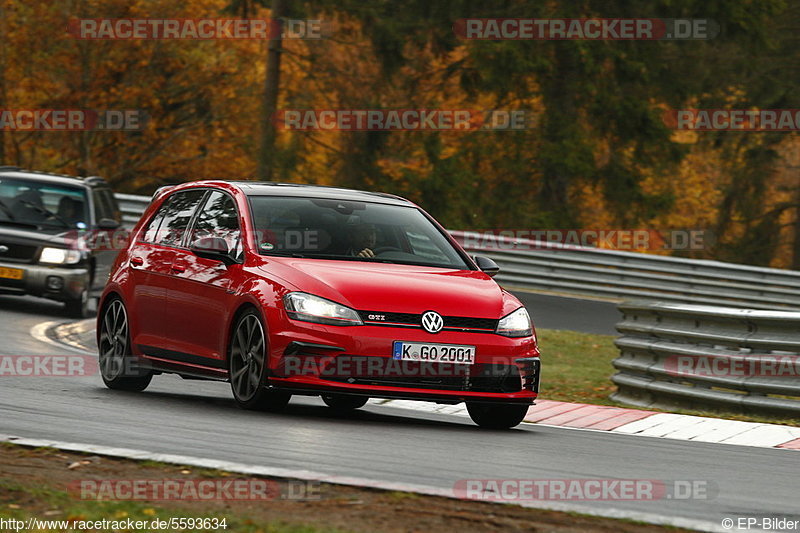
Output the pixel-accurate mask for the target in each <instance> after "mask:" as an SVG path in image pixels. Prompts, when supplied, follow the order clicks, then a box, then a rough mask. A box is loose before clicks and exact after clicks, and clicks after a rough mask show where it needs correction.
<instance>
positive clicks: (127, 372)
mask: <svg viewBox="0 0 800 533" xmlns="http://www.w3.org/2000/svg"><path fill="white" fill-rule="evenodd" d="M97 347H98V356H97V361H98V365H99V367H100V376H101V377H102V378H103V383H105V384H106V387H108V388H109V389H113V390H123V391H130V392H141V391H143V390H144V389H146V388H147V386H148V385H150V381H151V380H152V379H153V373H152V372H151V371H149V370H146V369H143V368H141V367H140V366H139V365H138V363H137V361H136V358H135V357H134V356H133V355H132V353H131V352H132V350H131V333H130V329H129V325H128V313H127V311H126V310H125V305H124V304H123V303H122V300H120V299H119V298H112V299H111V300H109V302H108V303H107V304H106V305H105V307H104V308H103V314H102V316H101V319H100V334H99V336H98V343H97Z"/></svg>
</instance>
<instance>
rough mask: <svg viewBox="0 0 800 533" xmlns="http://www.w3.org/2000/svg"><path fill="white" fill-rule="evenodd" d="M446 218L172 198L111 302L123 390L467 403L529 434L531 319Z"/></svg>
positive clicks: (290, 196) (392, 205) (114, 381)
mask: <svg viewBox="0 0 800 533" xmlns="http://www.w3.org/2000/svg"><path fill="white" fill-rule="evenodd" d="M497 270H498V268H497V265H495V264H494V263H493V262H492V261H491V260H490V259H488V258H484V257H470V256H469V255H467V253H466V252H465V251H464V250H463V249H462V248H461V247H460V246H459V244H458V243H457V242H456V241H455V240H454V239H453V238H452V237H451V236H450V235H449V234H448V233H447V231H445V230H444V228H442V227H441V226H440V225H439V224H438V223H437V222H436V221H435V220H434V219H433V218H432V217H431V216H430V215H428V214H427V213H425V212H424V211H423V210H422V209H420V208H419V207H417V206H416V205H414V204H413V203H411V202H409V201H408V200H404V199H402V198H399V197H397V196H392V195H388V194H379V193H371V192H361V191H354V190H346V189H339V188H329V187H318V186H305V185H295V184H276V183H255V182H224V181H201V182H194V183H187V184H183V185H179V186H175V187H171V188H168V189H162V190H160V191H159V192H158V193H156V195H155V197H154V199H153V202H152V203H151V205H150V207H149V208H148V209H147V211H146V212H145V213H144V215H143V216H142V218H141V220H140V221H139V223H138V225H137V226H136V228H134V230H133V232H132V234H131V239H130V242H129V245H128V247H127V249H126V250H124V251H122V252H121V253H120V254H119V256H118V258H117V261H116V264H115V266H114V268H113V269H112V272H111V276H110V278H109V282H108V285H107V287H106V289H105V292H104V293H103V296H102V298H101V301H100V307H99V313H98V319H97V342H98V347H99V360H100V369H101V374H102V377H103V381H104V382H105V384H106V385H107V386H108V387H110V388H112V389H120V390H134V391H140V390H144V389H145V388H146V387H147V386H148V385H149V383H150V380H151V379H152V377H153V376H154V375H157V374H161V373H165V372H168V373H177V374H180V375H182V376H184V377H190V378H199V379H210V380H220V381H229V382H230V383H231V389H232V391H233V396H234V397H235V399H236V401H237V402H238V403H239V405H240V406H242V407H244V408H246V409H271V410H275V409H280V408H282V407H284V406H286V404H287V403H288V402H289V399H290V397H291V395H293V394H297V395H316V396H322V399H323V400H324V401H325V403H326V404H328V405H329V406H330V407H332V408H335V409H338V410H348V409H357V408H359V407H361V406H363V405H364V404H365V403H366V402H367V400H368V399H369V398H402V399H410V400H423V401H432V402H437V403H445V404H456V403H460V402H466V404H467V409H468V411H469V414H470V416H471V417H472V419H473V420H474V421H475V422H476V423H477V424H478V425H480V426H483V427H491V428H507V427H513V426H515V425H517V424H519V423H520V422H521V421H522V419H523V417H524V416H525V414H526V412H527V409H528V406H530V405H531V404H532V403H533V400H534V399H535V398H536V395H537V392H538V387H539V366H540V365H539V351H538V348H537V344H536V337H535V333H534V329H533V325H532V324H531V320H530V317H529V316H528V313H527V311H526V310H525V308H524V307H523V306H522V304H521V303H520V302H519V300H517V298H515V297H514V296H513V295H511V294H510V293H508V292H507V291H505V290H503V289H502V288H500V287H499V286H498V285H497V283H496V282H495V281H494V280H493V279H492V277H491V276H492V275H494V274H495V273H496V272H497Z"/></svg>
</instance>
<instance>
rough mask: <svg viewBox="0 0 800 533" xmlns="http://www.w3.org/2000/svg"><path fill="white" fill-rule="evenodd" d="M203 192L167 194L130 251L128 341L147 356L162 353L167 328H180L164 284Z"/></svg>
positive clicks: (165, 343)
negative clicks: (170, 306) (130, 303)
mask: <svg viewBox="0 0 800 533" xmlns="http://www.w3.org/2000/svg"><path fill="white" fill-rule="evenodd" d="M204 195H205V189H190V190H187V191H180V192H177V193H175V194H173V195H171V196H170V197H169V198H167V199H166V200H165V201H164V203H163V204H162V206H161V207H160V208H159V209H158V211H157V212H156V213H155V214H154V215H153V218H152V219H151V220H150V222H149V223H148V225H147V226H146V229H145V231H144V232H143V233H142V234H141V237H140V239H139V241H137V242H136V244H135V245H134V246H133V247H132V248H131V250H130V253H129V264H130V272H131V279H132V281H133V291H132V292H133V302H132V305H131V306H130V309H131V311H130V312H131V314H132V316H131V319H132V328H131V331H132V334H133V337H132V342H133V343H134V345H136V346H137V347H138V349H139V350H140V351H142V352H143V353H145V354H147V355H151V356H159V357H161V356H164V355H165V353H166V352H165V350H167V349H169V343H168V342H167V339H168V337H169V334H170V331H172V330H174V329H175V328H176V327H180V322H181V320H180V318H181V317H180V316H179V315H176V314H175V313H174V312H172V310H170V309H168V308H167V307H166V303H167V302H166V294H167V287H168V285H169V283H170V281H171V277H172V269H173V266H174V263H175V256H176V253H177V250H178V247H179V246H180V244H181V242H182V240H183V237H184V236H185V235H184V234H185V233H186V229H187V227H188V225H189V220H190V219H191V217H192V216H193V215H194V212H195V209H196V208H197V206H198V205H199V204H200V201H201V200H202V199H203V196H204Z"/></svg>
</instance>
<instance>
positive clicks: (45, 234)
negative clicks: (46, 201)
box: [0, 224, 77, 248]
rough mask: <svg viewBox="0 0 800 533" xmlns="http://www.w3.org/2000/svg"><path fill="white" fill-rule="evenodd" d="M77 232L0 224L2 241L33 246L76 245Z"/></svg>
mask: <svg viewBox="0 0 800 533" xmlns="http://www.w3.org/2000/svg"><path fill="white" fill-rule="evenodd" d="M76 236H77V230H74V229H66V228H44V229H42V228H27V227H21V226H14V225H10V224H8V225H5V224H0V239H3V240H5V241H8V242H15V243H20V244H29V245H31V246H48V245H54V246H60V247H62V248H63V247H66V246H69V245H70V244H74V241H75V237H76Z"/></svg>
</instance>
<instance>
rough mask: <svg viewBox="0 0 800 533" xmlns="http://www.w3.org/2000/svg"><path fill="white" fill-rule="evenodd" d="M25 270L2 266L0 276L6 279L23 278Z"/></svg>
mask: <svg viewBox="0 0 800 533" xmlns="http://www.w3.org/2000/svg"><path fill="white" fill-rule="evenodd" d="M24 274H25V271H24V270H22V269H21V268H5V267H0V278H6V279H22V276H23V275H24Z"/></svg>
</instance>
